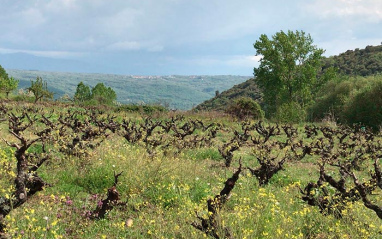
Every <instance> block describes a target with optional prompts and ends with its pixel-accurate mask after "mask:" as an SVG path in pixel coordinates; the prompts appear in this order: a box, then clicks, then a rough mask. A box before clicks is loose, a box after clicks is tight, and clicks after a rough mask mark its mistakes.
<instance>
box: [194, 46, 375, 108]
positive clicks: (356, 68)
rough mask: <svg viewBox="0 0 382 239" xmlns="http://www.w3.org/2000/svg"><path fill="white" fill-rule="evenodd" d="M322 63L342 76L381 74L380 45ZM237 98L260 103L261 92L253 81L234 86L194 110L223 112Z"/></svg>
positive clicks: (356, 50) (332, 57) (352, 51)
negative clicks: (333, 68) (247, 98)
mask: <svg viewBox="0 0 382 239" xmlns="http://www.w3.org/2000/svg"><path fill="white" fill-rule="evenodd" d="M323 61H324V66H323V70H325V69H327V68H329V67H331V66H333V67H335V68H337V69H338V71H339V73H341V74H344V75H350V76H357V75H358V76H368V75H374V74H378V73H382V45H380V46H367V47H366V48H365V49H358V48H357V49H355V50H348V51H346V52H344V53H341V54H339V55H338V56H331V57H327V58H324V59H323ZM239 97H250V98H252V99H254V100H256V101H261V92H260V90H259V89H258V88H257V86H256V83H255V80H254V79H249V80H247V81H246V82H244V83H241V84H239V85H235V86H233V87H232V88H231V89H229V90H226V91H224V92H222V93H221V94H219V95H217V96H215V97H213V98H212V99H209V100H206V101H204V102H203V103H201V104H200V105H198V106H196V107H195V108H194V109H195V110H217V111H224V110H225V109H226V107H227V105H229V104H230V103H231V102H232V101H233V100H234V99H236V98H239Z"/></svg>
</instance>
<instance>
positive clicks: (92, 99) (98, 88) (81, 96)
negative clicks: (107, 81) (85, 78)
mask: <svg viewBox="0 0 382 239" xmlns="http://www.w3.org/2000/svg"><path fill="white" fill-rule="evenodd" d="M116 99H117V94H116V93H115V91H114V90H113V89H112V88H111V87H106V86H105V85H104V84H103V83H98V84H97V85H95V86H94V87H93V88H91V87H90V86H88V85H85V84H84V83H83V82H82V81H81V82H80V83H79V84H78V85H77V89H76V93H75V94H74V100H75V101H76V102H78V103H85V102H86V103H87V104H89V103H90V104H97V103H98V104H106V105H111V104H113V103H114V101H115V100H116Z"/></svg>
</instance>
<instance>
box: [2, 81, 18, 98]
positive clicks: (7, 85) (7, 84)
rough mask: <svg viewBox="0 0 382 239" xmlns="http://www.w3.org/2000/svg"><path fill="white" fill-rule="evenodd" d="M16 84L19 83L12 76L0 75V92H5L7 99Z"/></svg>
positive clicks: (15, 87)
mask: <svg viewBox="0 0 382 239" xmlns="http://www.w3.org/2000/svg"><path fill="white" fill-rule="evenodd" d="M18 85H19V80H16V79H15V78H13V77H10V78H1V77H0V90H1V91H2V92H5V94H6V96H7V99H8V96H9V93H10V92H12V91H14V90H16V89H17V86H18Z"/></svg>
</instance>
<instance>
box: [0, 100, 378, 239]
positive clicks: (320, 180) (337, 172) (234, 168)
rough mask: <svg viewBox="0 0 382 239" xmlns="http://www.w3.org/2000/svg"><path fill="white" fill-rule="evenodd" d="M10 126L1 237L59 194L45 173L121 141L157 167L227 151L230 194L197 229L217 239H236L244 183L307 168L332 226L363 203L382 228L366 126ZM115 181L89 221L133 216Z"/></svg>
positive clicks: (20, 110)
mask: <svg viewBox="0 0 382 239" xmlns="http://www.w3.org/2000/svg"><path fill="white" fill-rule="evenodd" d="M0 122H1V127H2V128H1V132H2V133H1V137H2V141H3V144H2V148H3V149H4V150H0V157H1V158H0V176H1V179H0V180H1V182H2V183H3V185H8V186H7V187H5V188H1V190H0V235H1V236H0V238H1V237H4V238H7V237H12V235H9V234H7V225H8V223H7V222H6V217H7V215H8V214H10V213H11V212H12V211H13V210H17V209H18V208H19V207H21V206H23V205H24V204H27V203H28V201H29V200H30V199H31V198H33V196H34V195H35V194H36V193H38V192H40V191H43V190H44V189H45V188H47V187H54V186H55V185H54V184H51V183H50V182H46V181H44V180H43V179H42V178H41V177H40V176H39V169H40V168H41V167H44V166H47V165H49V162H50V161H54V160H56V159H57V158H61V159H65V158H69V157H71V158H73V157H75V158H78V159H82V160H83V159H87V158H91V157H92V153H91V152H92V151H93V150H95V149H96V148H98V147H100V146H102V144H103V142H104V141H105V140H108V139H109V138H111V137H121V139H123V140H125V141H126V143H128V144H129V145H136V146H139V147H142V148H144V149H145V151H146V154H147V155H148V158H154V157H156V156H158V155H159V154H160V155H162V156H166V157H175V156H176V155H179V154H181V153H182V152H184V151H187V150H198V149H201V148H217V149H218V152H219V155H220V159H221V161H219V162H218V163H217V165H215V167H216V170H223V169H224V170H227V169H228V170H229V172H232V174H231V175H229V176H228V177H227V178H226V180H225V183H224V185H223V187H222V189H221V190H220V192H219V193H218V194H216V195H210V197H209V198H208V199H207V200H206V202H205V205H206V206H205V207H204V212H199V211H195V218H194V220H193V221H191V222H190V223H189V226H190V227H193V228H194V229H195V230H197V231H200V232H201V233H204V234H205V235H207V236H209V237H212V238H235V237H236V236H235V235H234V233H233V230H232V228H230V227H229V226H227V225H225V224H224V223H222V221H221V220H220V219H219V218H220V215H221V214H223V213H224V205H225V204H226V203H227V202H228V201H229V200H230V199H231V198H232V197H233V195H234V194H233V191H234V188H235V186H236V185H237V183H238V182H240V177H241V176H242V175H244V174H245V175H247V174H249V175H251V176H252V178H253V181H254V182H256V183H257V184H258V185H259V187H260V188H261V187H266V186H267V185H268V184H269V183H272V178H273V177H274V176H275V175H277V174H278V173H279V172H280V171H282V170H283V169H284V168H285V167H288V166H293V165H298V164H299V163H301V162H308V163H310V164H311V165H312V167H315V168H316V170H315V172H316V174H314V175H311V176H310V178H311V181H310V182H309V183H306V184H305V185H296V187H297V188H298V191H299V195H298V197H299V200H300V201H301V202H302V203H305V204H307V205H309V206H311V207H313V208H317V209H318V210H319V211H320V213H321V214H322V216H323V217H325V216H329V215H330V216H334V217H335V218H337V219H339V220H341V218H343V217H345V216H346V211H347V209H348V208H349V207H350V206H351V205H354V204H355V203H356V202H361V204H362V205H363V206H364V207H365V209H367V210H372V211H374V212H375V216H376V217H378V218H379V219H381V220H382V203H381V200H380V195H379V193H380V190H381V189H382V169H381V166H380V162H379V160H380V159H381V158H382V143H381V135H379V134H378V133H372V132H371V131H369V130H368V129H367V128H365V127H361V126H354V127H352V128H350V127H345V126H327V125H314V124H309V125H305V126H304V127H300V128H296V127H295V126H293V125H288V124H284V125H278V124H271V123H266V122H262V121H258V122H249V121H248V122H241V123H232V124H233V125H234V126H232V125H231V126H228V125H225V124H223V123H217V121H214V120H200V119H194V118H193V117H185V116H184V115H181V114H173V115H170V116H168V117H158V118H152V117H143V118H131V117H130V118H129V117H125V116H122V115H116V114H112V113H108V112H103V111H100V110H86V109H80V108H70V109H60V110H57V109H56V110H51V111H49V110H48V109H44V108H38V107H34V106H33V107H30V106H28V107H13V108H11V107H10V106H8V105H6V104H2V105H0ZM5 132H8V133H5ZM84 162H86V160H84ZM100 176H105V175H100ZM113 176H114V180H113V184H112V185H110V187H109V189H108V191H107V194H106V195H105V196H104V197H103V198H100V199H99V200H98V201H97V202H95V203H94V207H93V209H92V210H90V211H89V212H87V214H86V220H99V219H104V218H107V214H108V213H109V212H110V211H111V210H113V209H115V210H123V208H126V207H128V204H129V202H128V201H122V200H120V198H121V195H120V194H123V193H124V192H120V191H119V190H118V182H119V178H120V177H128V175H124V172H123V171H120V172H119V171H118V172H114V175H113ZM234 196H235V197H240V195H236V194H235V195H234ZM357 205H360V204H357ZM84 220H85V219H84Z"/></svg>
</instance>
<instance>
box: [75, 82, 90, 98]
mask: <svg viewBox="0 0 382 239" xmlns="http://www.w3.org/2000/svg"><path fill="white" fill-rule="evenodd" d="M91 97H92V93H91V91H90V87H89V86H88V85H85V84H84V83H83V82H82V81H81V82H80V83H79V84H78V85H77V89H76V93H75V94H74V100H75V101H77V102H85V101H87V100H90V99H91Z"/></svg>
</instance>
